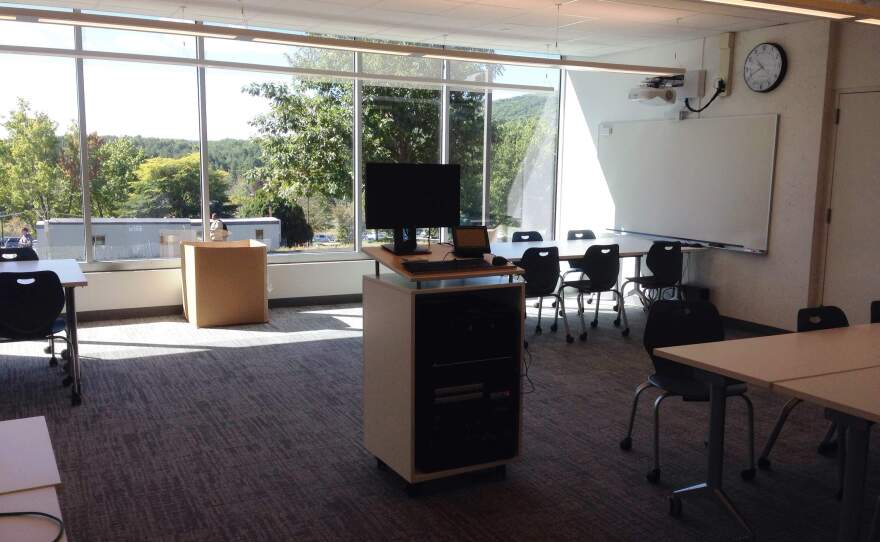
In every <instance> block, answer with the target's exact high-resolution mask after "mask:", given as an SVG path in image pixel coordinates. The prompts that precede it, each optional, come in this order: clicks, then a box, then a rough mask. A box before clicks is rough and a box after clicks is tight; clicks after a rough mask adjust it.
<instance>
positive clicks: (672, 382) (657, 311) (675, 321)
mask: <svg viewBox="0 0 880 542" xmlns="http://www.w3.org/2000/svg"><path fill="white" fill-rule="evenodd" d="M722 340H724V324H723V323H722V321H721V316H720V315H719V314H718V310H717V309H716V308H715V306H714V305H712V304H711V303H709V302H708V301H672V300H665V301H664V300H661V301H657V302H656V303H654V304H653V305H652V306H651V310H650V312H649V313H648V322H647V324H646V325H645V338H644V344H645V350H647V351H648V355H650V356H651V361H652V362H653V363H654V374H653V375H651V376H650V377H649V378H648V381H647V382H645V383H643V384H642V385H640V386H639V387H638V388H636V392H635V396H634V397H633V403H632V410H631V412H630V417H629V427H628V428H627V432H626V437H625V438H624V439H623V440H622V441H620V448H621V449H623V450H630V449H632V432H633V425H634V423H635V419H636V408H637V407H638V404H639V396H640V395H641V394H642V392H644V391H645V390H647V389H649V388H657V389H659V390H661V391H662V392H663V393H662V394H660V396H659V397H657V399H656V400H655V401H654V468H653V469H652V470H651V471H650V472H649V473H648V475H647V478H648V481H649V482H651V483H652V484H656V483H658V482H659V481H660V404H661V403H662V402H663V401H664V400H665V399H666V398H668V397H681V398H682V400H684V401H700V402H709V386H708V385H707V384H706V383H704V382H702V381H701V380H698V379H697V377H696V374H697V372H698V371H697V369H694V368H693V367H689V366H687V365H682V364H680V363H676V362H674V361H670V360H667V359H663V358H661V357H658V356H656V355H654V349H655V348H663V347H667V346H681V345H686V344H699V343H706V342H714V341H722ZM747 391H748V387H747V386H746V384H745V383H743V382H738V381H731V383H730V384H729V385H728V386H727V389H726V392H727V397H741V398H742V399H743V401H745V403H746V409H747V411H748V418H749V419H748V430H749V468H747V469H745V470H743V471H742V472H741V473H740V475H741V476H742V477H743V479H745V480H751V479H752V478H754V477H755V425H754V408H753V407H752V401H751V400H750V399H749V398H748V396H746V395H745V394H746V392H747ZM696 433H700V434H702V432H701V431H696Z"/></svg>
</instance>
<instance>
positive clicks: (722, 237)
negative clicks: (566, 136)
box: [598, 114, 779, 252]
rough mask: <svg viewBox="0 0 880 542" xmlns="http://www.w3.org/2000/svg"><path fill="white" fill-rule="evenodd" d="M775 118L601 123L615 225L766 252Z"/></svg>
mask: <svg viewBox="0 0 880 542" xmlns="http://www.w3.org/2000/svg"><path fill="white" fill-rule="evenodd" d="M778 119H779V116H778V115H776V114H773V115H754V116H742V117H715V118H703V119H688V120H683V121H668V120H661V121H639V122H608V123H603V124H602V125H600V127H599V141H598V153H599V164H600V165H601V167H602V172H603V173H604V175H605V181H606V182H607V184H608V189H609V191H610V193H611V197H612V198H613V200H614V206H615V217H614V228H615V229H617V230H621V231H628V232H637V233H644V234H650V235H657V236H663V237H675V238H681V239H689V240H695V241H702V242H705V243H715V244H719V245H725V246H727V247H728V248H739V249H744V250H749V251H754V252H766V250H767V239H768V234H769V229H770V203H771V197H772V193H773V166H774V161H775V155H776V128H777V124H778Z"/></svg>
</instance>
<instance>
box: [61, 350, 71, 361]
mask: <svg viewBox="0 0 880 542" xmlns="http://www.w3.org/2000/svg"><path fill="white" fill-rule="evenodd" d="M61 359H63V360H64V361H70V352H68V351H67V349H66V348H65V349H64V350H62V351H61Z"/></svg>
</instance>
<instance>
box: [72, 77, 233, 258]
mask: <svg viewBox="0 0 880 542" xmlns="http://www.w3.org/2000/svg"><path fill="white" fill-rule="evenodd" d="M84 77H85V104H86V118H87V124H88V132H89V155H90V161H91V163H90V164H89V168H90V171H91V175H90V178H91V199H92V216H93V220H92V243H93V245H94V250H95V259H96V260H120V259H125V260H127V259H142V258H173V257H177V256H179V255H180V250H179V243H180V241H185V240H196V239H200V238H201V229H202V226H201V192H200V185H199V182H200V171H199V161H200V158H199V145H198V101H197V97H196V88H197V87H196V70H195V68H193V67H186V66H168V65H151V64H143V63H134V62H115V61H104V60H86V61H85V66H84ZM210 179H211V180H210V185H209V186H210V191H211V197H212V199H216V200H217V201H218V202H220V203H222V202H224V201H226V199H227V195H226V194H227V193H228V173H227V172H225V171H220V170H213V171H211V173H210Z"/></svg>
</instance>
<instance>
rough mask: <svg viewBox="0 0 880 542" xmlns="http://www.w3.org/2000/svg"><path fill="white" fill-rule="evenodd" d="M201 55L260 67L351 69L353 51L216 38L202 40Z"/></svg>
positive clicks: (352, 68)
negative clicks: (202, 48)
mask: <svg viewBox="0 0 880 542" xmlns="http://www.w3.org/2000/svg"><path fill="white" fill-rule="evenodd" d="M205 58H207V59H208V60H223V61H226V62H242V63H245V64H262V65H264V66H283V67H294V68H309V69H321V70H336V71H347V72H350V71H352V70H354V53H352V52H350V51H340V50H336V49H320V48H315V47H297V46H294V45H280V44H273V43H257V42H247V41H240V40H227V39H219V38H206V39H205Z"/></svg>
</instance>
